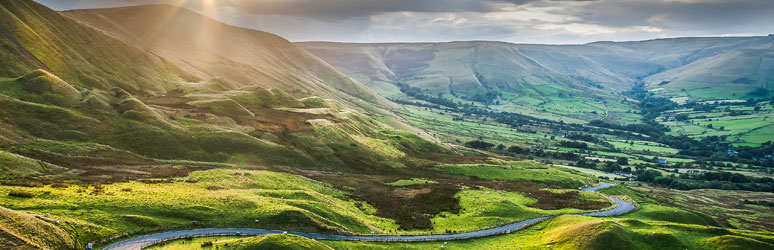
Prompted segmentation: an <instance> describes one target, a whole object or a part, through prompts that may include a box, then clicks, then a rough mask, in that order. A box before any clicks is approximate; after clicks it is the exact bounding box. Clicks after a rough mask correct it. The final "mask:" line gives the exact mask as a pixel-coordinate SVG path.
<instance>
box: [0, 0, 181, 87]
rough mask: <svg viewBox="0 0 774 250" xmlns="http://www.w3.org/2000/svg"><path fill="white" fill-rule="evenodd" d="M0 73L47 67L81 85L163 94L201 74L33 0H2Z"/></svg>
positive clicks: (74, 84)
mask: <svg viewBox="0 0 774 250" xmlns="http://www.w3.org/2000/svg"><path fill="white" fill-rule="evenodd" d="M0 44H1V45H2V46H1V47H0V48H2V50H3V53H2V54H0V77H9V78H13V77H18V76H20V75H23V74H26V73H27V72H29V71H32V70H33V69H44V70H46V71H48V72H51V73H53V74H55V75H57V76H58V77H61V78H62V79H63V80H65V81H67V82H69V83H70V84H72V85H73V86H75V87H79V88H102V89H106V88H111V87H121V88H123V89H125V90H127V91H129V92H132V93H163V92H164V91H166V90H168V89H171V88H172V87H173V86H174V84H175V83H176V82H180V81H182V80H183V79H187V80H194V79H196V78H195V77H193V76H191V75H190V74H188V73H186V72H184V71H183V70H181V69H180V68H178V67H176V66H174V65H172V64H171V63H169V62H168V61H166V60H164V59H162V58H160V57H158V56H154V55H152V54H148V53H146V52H144V51H141V50H139V49H137V48H135V47H132V46H129V45H127V44H125V43H123V42H121V41H118V40H117V39H113V38H110V37H106V36H105V35H103V34H102V33H101V32H99V31H97V30H94V29H91V28H88V27H86V26H83V25H80V24H78V23H77V22H76V21H74V20H72V19H69V18H66V17H64V16H62V15H61V14H59V13H57V12H55V11H53V10H51V9H48V8H47V7H45V6H43V5H40V4H38V3H35V2H33V1H27V0H8V1H2V2H0Z"/></svg>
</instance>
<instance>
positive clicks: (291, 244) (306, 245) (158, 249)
mask: <svg viewBox="0 0 774 250" xmlns="http://www.w3.org/2000/svg"><path fill="white" fill-rule="evenodd" d="M200 248H201V249H224V250H253V249H265V250H296V249H297V250H307V249H308V250H332V249H333V248H331V247H329V246H327V245H325V244H322V243H320V242H317V241H315V240H310V239H307V238H304V237H301V236H295V235H283V234H269V235H262V236H255V237H209V238H195V239H191V240H177V241H172V242H167V243H163V244H161V245H156V246H153V247H149V248H147V249H149V250H188V249H200Z"/></svg>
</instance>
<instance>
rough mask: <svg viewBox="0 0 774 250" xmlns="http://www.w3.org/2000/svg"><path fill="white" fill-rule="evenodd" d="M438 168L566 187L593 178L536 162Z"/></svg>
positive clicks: (488, 177)
mask: <svg viewBox="0 0 774 250" xmlns="http://www.w3.org/2000/svg"><path fill="white" fill-rule="evenodd" d="M435 169H436V170H439V171H443V172H447V173H451V174H459V175H468V176H475V177H478V178H482V179H490V180H507V181H524V182H539V183H543V184H546V185H553V186H560V187H565V188H577V187H581V186H587V185H591V184H592V181H593V180H592V179H591V178H588V177H584V176H581V175H576V174H571V173H569V172H568V171H570V170H567V169H564V168H559V167H548V166H545V165H542V164H539V163H535V162H527V161H524V162H513V163H509V164H507V165H505V166H497V165H446V166H440V167H437V168H435Z"/></svg>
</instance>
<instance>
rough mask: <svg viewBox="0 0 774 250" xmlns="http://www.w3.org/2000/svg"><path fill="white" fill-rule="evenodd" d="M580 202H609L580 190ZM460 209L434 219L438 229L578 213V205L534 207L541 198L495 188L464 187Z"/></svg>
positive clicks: (469, 228) (467, 228)
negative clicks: (475, 188) (555, 207)
mask: <svg viewBox="0 0 774 250" xmlns="http://www.w3.org/2000/svg"><path fill="white" fill-rule="evenodd" d="M552 191H554V192H568V191H569V192H577V191H576V190H552ZM580 194H581V195H580V197H579V199H580V200H579V202H582V201H598V202H603V203H607V204H609V201H608V200H607V199H605V198H604V197H602V196H600V195H598V194H594V193H588V192H580ZM456 197H457V198H458V199H459V200H460V207H461V209H460V211H459V213H457V214H453V213H449V212H442V213H441V214H439V215H437V216H435V217H434V218H433V219H432V222H433V231H435V232H458V231H463V232H466V231H472V230H478V229H481V228H488V227H492V226H494V225H504V224H507V223H512V222H516V221H522V220H527V219H532V218H537V217H541V216H546V215H555V214H569V213H578V212H582V211H589V210H582V209H577V208H571V207H566V208H561V209H539V208H535V207H531V205H533V204H534V203H536V202H537V199H534V198H531V197H528V196H525V195H524V194H521V193H516V192H503V191H498V190H491V189H481V190H471V189H464V190H462V191H460V192H459V193H457V195H456Z"/></svg>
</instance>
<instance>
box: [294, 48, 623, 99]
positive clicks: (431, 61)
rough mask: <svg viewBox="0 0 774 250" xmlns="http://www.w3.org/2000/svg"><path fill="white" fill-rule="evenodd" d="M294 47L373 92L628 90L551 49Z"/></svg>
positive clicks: (599, 69) (601, 69) (601, 70)
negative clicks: (404, 88) (401, 88)
mask: <svg viewBox="0 0 774 250" xmlns="http://www.w3.org/2000/svg"><path fill="white" fill-rule="evenodd" d="M299 46H301V47H302V48H304V49H307V50H309V51H310V52H311V53H313V54H315V55H318V56H320V57H321V58H323V59H325V60H327V61H328V62H329V63H331V64H332V65H334V66H336V67H338V68H339V69H342V70H343V71H344V72H345V73H348V74H350V75H352V76H353V77H355V78H356V79H358V80H361V81H363V82H364V83H366V84H368V85H369V86H372V87H375V88H376V89H383V88H389V87H385V86H384V84H385V83H387V84H396V83H398V82H400V83H403V84H408V85H411V86H414V87H419V88H422V89H427V90H429V91H432V92H434V93H442V94H454V95H457V96H459V97H472V96H474V95H477V94H483V93H486V92H487V91H493V90H500V91H510V92H519V91H520V90H521V89H523V88H527V89H533V90H536V91H540V89H539V88H540V87H539V85H555V86H556V87H559V86H568V87H571V88H573V89H589V88H593V87H592V86H591V84H592V83H593V84H595V85H596V84H602V85H604V86H606V87H608V88H613V89H623V88H626V87H627V86H631V85H632V84H633V81H632V80H631V79H626V78H622V77H620V76H618V75H616V74H614V73H613V72H610V71H608V70H607V69H605V68H604V67H602V66H601V65H599V64H598V63H596V62H594V61H591V60H588V59H586V58H583V57H581V56H578V55H576V54H572V53H568V52H567V51H564V50H562V49H561V47H555V46H541V45H516V44H509V43H501V42H452V43H427V44H423V43H418V44H338V43H324V42H320V43H315V42H311V43H299ZM393 89H394V88H393Z"/></svg>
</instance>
